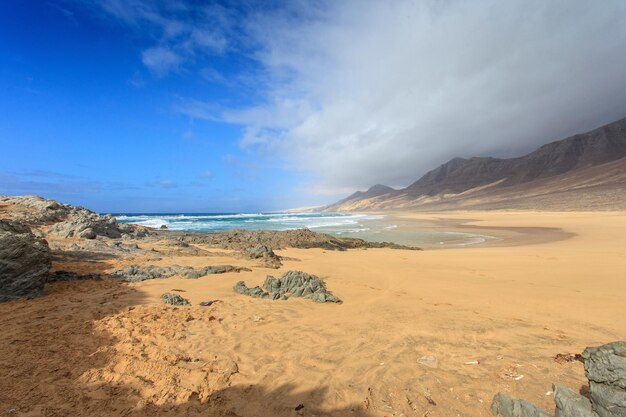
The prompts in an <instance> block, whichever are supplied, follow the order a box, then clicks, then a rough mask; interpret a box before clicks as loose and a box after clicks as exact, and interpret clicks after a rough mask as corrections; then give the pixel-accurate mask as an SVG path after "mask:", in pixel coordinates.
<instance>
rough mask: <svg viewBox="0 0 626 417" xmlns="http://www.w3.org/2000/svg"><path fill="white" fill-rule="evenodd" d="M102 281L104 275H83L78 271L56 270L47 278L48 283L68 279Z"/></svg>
mask: <svg viewBox="0 0 626 417" xmlns="http://www.w3.org/2000/svg"><path fill="white" fill-rule="evenodd" d="M88 280H93V281H100V280H102V277H101V276H100V275H98V274H86V275H81V274H77V273H76V272H68V271H56V272H54V273H52V274H50V275H48V277H47V278H46V283H50V282H67V281H88Z"/></svg>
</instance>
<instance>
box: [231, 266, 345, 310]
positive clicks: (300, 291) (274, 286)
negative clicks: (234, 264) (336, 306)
mask: <svg viewBox="0 0 626 417" xmlns="http://www.w3.org/2000/svg"><path fill="white" fill-rule="evenodd" d="M234 290H235V292H236V293H239V294H243V295H248V296H251V297H256V298H271V299H272V300H286V299H287V298H288V297H290V296H291V297H304V298H308V299H310V300H312V301H315V302H316V303H341V300H340V299H339V298H337V297H336V296H335V295H333V294H332V293H330V292H329V291H328V290H327V289H326V284H324V281H322V280H321V279H320V278H318V277H316V276H315V275H311V274H307V273H306V272H302V271H288V272H285V273H284V274H283V276H282V277H281V278H274V277H273V276H271V275H268V276H267V277H266V278H265V282H264V283H263V288H261V287H254V288H248V287H247V286H246V283H245V282H243V281H239V282H237V283H236V284H235V287H234Z"/></svg>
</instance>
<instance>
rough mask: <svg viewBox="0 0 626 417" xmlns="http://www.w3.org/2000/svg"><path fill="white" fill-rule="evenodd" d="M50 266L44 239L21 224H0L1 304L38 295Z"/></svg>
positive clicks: (1, 221)
mask: <svg viewBox="0 0 626 417" xmlns="http://www.w3.org/2000/svg"><path fill="white" fill-rule="evenodd" d="M50 265H51V260H50V251H49V249H48V243H47V242H46V241H45V240H44V239H41V238H38V237H36V236H35V235H34V234H33V233H32V232H31V230H30V228H29V227H28V226H26V225H24V224H22V223H20V222H16V221H12V220H0V301H8V300H14V299H17V298H23V297H28V298H30V297H37V296H39V295H41V294H42V291H43V286H44V284H45V282H46V277H47V275H48V271H49V269H50Z"/></svg>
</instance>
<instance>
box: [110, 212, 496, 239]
mask: <svg viewBox="0 0 626 417" xmlns="http://www.w3.org/2000/svg"><path fill="white" fill-rule="evenodd" d="M115 216H116V218H117V220H118V221H120V222H122V223H132V224H137V225H141V226H146V227H151V228H154V229H159V228H161V226H166V227H167V228H168V229H169V230H175V231H186V232H219V231H224V230H231V229H247V230H291V229H303V228H307V229H310V230H313V231H316V232H322V233H329V234H331V235H335V236H345V237H357V238H361V239H365V240H368V241H372V242H384V241H386V242H394V243H398V244H403V245H414V246H429V247H436V246H459V245H471V244H478V243H483V242H485V241H486V240H489V239H490V236H484V235H478V234H472V233H461V232H455V231H445V230H438V229H437V230H435V229H420V228H417V229H416V228H415V227H407V226H406V225H405V224H403V222H399V221H398V220H397V219H394V218H393V217H390V216H386V215H383V214H364V213H327V212H324V213H288V212H284V213H283V212H281V213H206V214H202V213H170V214H157V213H145V214H116V215H115Z"/></svg>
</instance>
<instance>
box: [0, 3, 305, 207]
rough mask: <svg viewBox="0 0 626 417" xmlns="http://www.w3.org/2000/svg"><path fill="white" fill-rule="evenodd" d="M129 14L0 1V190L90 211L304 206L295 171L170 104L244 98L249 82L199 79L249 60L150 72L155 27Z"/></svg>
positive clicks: (229, 129)
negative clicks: (147, 58) (146, 56)
mask: <svg viewBox="0 0 626 417" xmlns="http://www.w3.org/2000/svg"><path fill="white" fill-rule="evenodd" d="M133 18H134V17H133ZM137 19H138V20H137V21H136V22H124V21H123V20H122V19H121V18H120V17H119V16H115V15H111V14H110V13H108V12H107V11H106V10H105V9H103V8H102V7H100V6H99V5H98V4H91V3H79V2H55V1H46V2H43V1H42V2H19V1H15V2H2V3H1V5H0V52H1V53H0V91H1V92H2V93H1V95H2V98H1V99H0V114H1V116H0V145H1V147H2V149H4V155H3V157H2V161H1V165H0V168H1V170H0V171H1V172H0V192H1V193H3V194H22V193H37V194H41V195H44V196H46V197H50V198H55V199H59V200H61V201H65V202H71V203H76V204H83V205H86V206H88V207H92V208H94V209H97V210H102V211H179V210H183V211H212V212H213V211H216V212H222V211H239V210H245V211H248V210H268V209H279V208H285V207H288V206H289V205H291V204H299V203H300V202H301V201H306V199H307V198H306V196H303V195H297V194H296V195H294V192H293V189H294V187H295V185H296V184H297V183H298V181H299V180H300V179H301V176H300V175H299V174H294V173H289V174H287V173H286V172H285V170H284V169H282V168H281V166H280V164H279V163H278V162H277V161H276V160H273V159H271V158H268V157H267V156H264V155H262V154H261V153H259V152H256V151H253V150H250V149H242V148H241V146H239V145H238V143H237V140H238V138H239V137H240V136H241V135H242V127H241V126H238V125H235V124H229V123H223V122H219V121H208V120H201V121H198V120H194V119H193V118H192V117H190V116H188V115H186V114H183V113H181V112H180V111H178V110H177V107H178V106H180V105H181V104H182V103H184V102H185V100H187V99H190V98H194V99H200V98H201V99H202V100H203V101H205V102H215V103H216V106H218V105H219V106H222V105H230V106H232V105H237V106H241V105H250V104H251V103H252V102H253V101H254V100H255V94H256V92H255V90H254V88H253V87H250V86H246V85H243V84H241V83H239V85H237V86H232V85H229V84H228V83H227V82H224V81H222V80H213V79H211V77H210V76H209V75H207V76H204V77H203V76H202V75H200V74H201V73H202V71H208V70H209V69H210V70H212V72H211V73H210V74H211V75H213V77H215V74H217V73H218V72H219V73H223V74H225V76H228V74H231V75H232V74H239V73H243V72H245V73H247V74H250V73H253V72H254V71H255V70H256V69H255V63H254V62H252V61H251V60H250V59H248V58H246V56H245V55H243V54H241V53H239V52H220V53H213V51H209V52H207V53H206V54H204V55H200V54H198V57H196V58H194V59H193V60H191V59H190V60H189V62H187V63H186V64H185V66H184V67H183V66H182V65H181V66H180V67H178V68H174V67H171V68H164V69H163V68H160V67H159V65H163V64H159V63H158V62H156V63H154V64H152V65H153V66H152V67H151V66H149V65H146V64H145V63H144V62H142V52H144V51H146V50H150V48H151V47H154V46H155V40H154V38H155V37H159V36H162V35H161V33H160V28H159V27H154V24H152V23H150V22H147V21H143V20H141V19H140V18H137ZM156 59H157V60H158V58H156ZM208 61H210V65H209V62H208ZM213 72H214V73H215V74H213Z"/></svg>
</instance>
